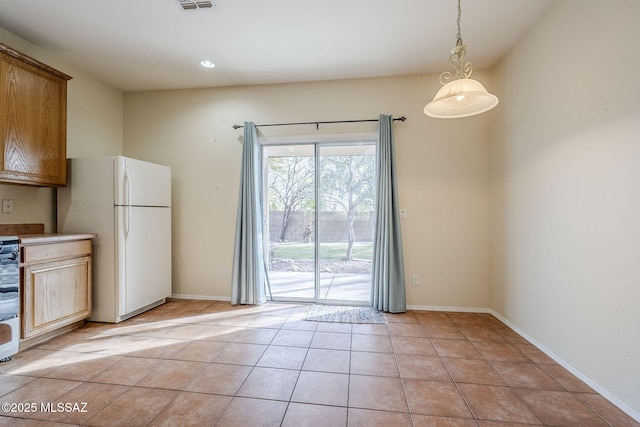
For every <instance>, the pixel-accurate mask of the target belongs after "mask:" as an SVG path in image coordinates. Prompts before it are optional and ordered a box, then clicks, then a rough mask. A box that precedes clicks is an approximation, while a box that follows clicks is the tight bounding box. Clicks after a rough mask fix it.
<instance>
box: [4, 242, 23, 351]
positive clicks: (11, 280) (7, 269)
mask: <svg viewBox="0 0 640 427" xmlns="http://www.w3.org/2000/svg"><path fill="white" fill-rule="evenodd" d="M19 248H20V245H19V240H18V238H17V237H15V236H0V362H5V361H7V360H11V358H12V357H13V355H14V354H16V353H17V352H18V346H19V345H20V259H19V255H20V252H19Z"/></svg>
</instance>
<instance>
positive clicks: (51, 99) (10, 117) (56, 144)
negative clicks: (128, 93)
mask: <svg viewBox="0 0 640 427" xmlns="http://www.w3.org/2000/svg"><path fill="white" fill-rule="evenodd" d="M69 79H71V77H70V76H68V75H66V74H64V73H61V72H60V71H58V70H55V69H53V68H51V67H49V66H48V65H45V64H43V63H41V62H39V61H36V60H35V59H33V58H30V57H28V56H26V55H24V54H22V53H20V52H18V51H16V50H14V49H12V48H10V47H8V46H6V45H4V44H2V43H0V138H2V139H1V141H0V146H1V148H2V151H0V167H1V170H0V181H4V182H11V183H17V184H29V185H38V186H63V185H65V182H66V157H67V80H69Z"/></svg>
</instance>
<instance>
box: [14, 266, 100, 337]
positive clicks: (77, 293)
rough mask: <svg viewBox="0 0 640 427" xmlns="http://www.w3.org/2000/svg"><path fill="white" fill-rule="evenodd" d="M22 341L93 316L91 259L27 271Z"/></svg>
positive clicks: (29, 268) (29, 267) (33, 268)
mask: <svg viewBox="0 0 640 427" xmlns="http://www.w3.org/2000/svg"><path fill="white" fill-rule="evenodd" d="M23 301H24V306H23V310H22V311H23V313H22V334H23V335H22V337H23V338H30V337H33V336H36V335H40V334H43V333H46V332H49V331H52V330H54V329H57V328H60V327H62V326H65V325H68V324H71V323H74V322H76V321H79V320H82V319H85V318H87V317H88V316H89V315H90V314H91V257H81V258H73V259H66V260H62V261H55V262H49V263H43V264H33V265H28V266H26V267H24V298H23Z"/></svg>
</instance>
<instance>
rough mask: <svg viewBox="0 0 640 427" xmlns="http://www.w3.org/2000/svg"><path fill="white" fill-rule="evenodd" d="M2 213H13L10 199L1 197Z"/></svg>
mask: <svg viewBox="0 0 640 427" xmlns="http://www.w3.org/2000/svg"><path fill="white" fill-rule="evenodd" d="M2 213H13V200H12V199H2Z"/></svg>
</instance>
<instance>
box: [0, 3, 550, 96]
mask: <svg viewBox="0 0 640 427" xmlns="http://www.w3.org/2000/svg"><path fill="white" fill-rule="evenodd" d="M211 1H212V3H213V7H212V8H209V9H195V10H183V9H182V7H181V6H180V1H179V0H108V1H88V0H55V1H54V0H28V1H26V0H0V27H2V28H4V29H6V30H8V31H10V32H12V33H13V34H15V35H17V36H19V37H21V38H23V39H26V40H27V41H29V42H31V43H33V44H35V45H37V46H39V47H41V48H43V49H45V50H46V51H48V52H49V53H51V54H53V55H55V56H56V57H58V58H60V59H62V60H63V61H66V62H68V63H71V64H73V65H74V66H76V67H77V68H80V69H82V70H84V71H86V72H87V73H88V74H90V75H92V76H94V77H95V78H97V79H99V80H101V81H103V82H105V83H107V84H109V85H111V86H113V87H114V88H117V89H120V90H123V91H140V90H155V89H182V88H195V87H216V86H235V85H248V84H263V83H284V82H300V81H317V80H333V79H345V78H361V77H378V76H389V75H402V74H416V73H440V72H442V71H445V70H449V69H451V67H450V65H449V64H448V62H447V58H448V55H449V50H450V49H451V48H452V47H453V46H454V45H455V42H456V38H455V36H456V31H457V28H456V19H457V3H456V2H455V0H395V1H390V0H270V1H265V0H211ZM552 2H553V0H518V1H514V0H463V2H462V19H461V27H462V37H463V40H464V42H465V44H467V59H468V60H470V61H471V62H472V63H473V65H474V68H475V69H476V70H482V69H490V68H491V67H493V66H494V65H495V64H496V63H497V62H498V61H499V60H500V58H502V56H504V55H505V53H507V52H508V51H509V49H510V48H511V47H513V45H514V44H515V43H516V42H517V41H518V40H519V39H520V38H521V37H522V36H523V35H524V34H525V33H526V32H527V30H528V29H529V28H530V27H531V26H532V25H533V24H534V23H535V22H536V20H537V19H538V18H539V17H540V15H541V14H542V13H543V12H544V10H545V9H546V8H547V7H549V5H550V4H551V3H552ZM202 59H211V60H213V61H214V62H215V63H216V67H215V68H214V69H210V70H207V69H204V68H202V67H201V66H200V65H199V61H200V60H202Z"/></svg>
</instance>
